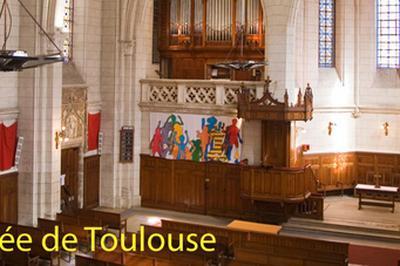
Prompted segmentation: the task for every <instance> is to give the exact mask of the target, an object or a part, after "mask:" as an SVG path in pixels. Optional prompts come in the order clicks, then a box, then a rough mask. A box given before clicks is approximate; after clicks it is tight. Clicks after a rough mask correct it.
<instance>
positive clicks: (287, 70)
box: [263, 0, 299, 99]
mask: <svg viewBox="0 0 400 266" xmlns="http://www.w3.org/2000/svg"><path fill="white" fill-rule="evenodd" d="M263 2H264V13H265V15H266V55H267V60H268V62H269V66H268V73H267V75H269V76H270V77H271V79H272V80H273V81H274V82H273V83H272V85H271V91H273V92H275V95H276V97H279V98H280V97H282V96H283V94H284V90H285V89H288V90H289V92H290V93H289V94H290V96H291V97H294V96H293V95H292V94H293V93H292V92H294V90H293V89H294V87H295V86H294V85H295V67H294V66H295V52H294V51H295V49H294V47H295V21H296V15H297V9H298V4H299V1H298V0H264V1H263ZM293 99H294V98H293Z"/></svg>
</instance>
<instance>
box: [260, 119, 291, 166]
mask: <svg viewBox="0 0 400 266" xmlns="http://www.w3.org/2000/svg"><path fill="white" fill-rule="evenodd" d="M261 160H262V161H264V163H267V164H268V165H271V166H275V167H289V165H290V123H289V122H281V121H263V124H262V158H261Z"/></svg>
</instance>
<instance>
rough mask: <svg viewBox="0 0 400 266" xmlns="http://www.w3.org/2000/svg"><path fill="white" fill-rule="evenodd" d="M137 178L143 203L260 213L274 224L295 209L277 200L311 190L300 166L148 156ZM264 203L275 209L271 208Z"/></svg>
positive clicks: (294, 200)
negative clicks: (258, 165) (292, 167)
mask: <svg viewBox="0 0 400 266" xmlns="http://www.w3.org/2000/svg"><path fill="white" fill-rule="evenodd" d="M140 179H141V181H140V182H141V199H142V206H144V207H152V208H161V209H169V210H176V211H183V212H191V213H201V214H210V215H218V216H225V217H235V218H238V217H243V218H246V217H250V218H249V219H253V218H254V217H255V218H257V217H261V216H260V215H259V214H260V213H261V214H262V215H264V216H265V219H266V220H268V219H269V221H272V219H273V222H277V220H275V218H276V217H279V218H277V219H279V221H285V220H286V219H287V218H288V215H289V216H290V213H289V212H286V210H287V209H292V210H293V212H294V210H295V208H286V206H283V207H284V208H282V204H283V205H285V204H289V205H290V204H294V205H295V204H298V203H299V202H302V201H304V200H305V199H306V198H307V197H308V196H309V195H310V192H313V191H315V181H313V180H311V179H313V176H312V175H311V174H310V172H308V171H306V170H305V169H296V170H293V171H290V170H288V169H281V170H279V169H267V168H262V167H259V168H257V167H250V166H244V165H232V164H227V163H219V162H207V163H199V162H193V161H185V160H167V159H162V158H157V157H152V156H148V155H142V156H141V173H140ZM309 179H310V180H309ZM255 202H257V204H255ZM269 203H272V205H273V204H275V205H279V206H280V207H279V206H278V208H270V207H271V206H272V205H271V204H269ZM275 205H274V206H275ZM267 209H268V210H269V211H270V213H269V214H268V215H266V210H267ZM274 211H278V212H279V215H274V214H273V212H274ZM270 214H271V215H270ZM264 216H262V217H264ZM263 219H264V218H263Z"/></svg>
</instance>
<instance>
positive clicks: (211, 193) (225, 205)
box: [206, 163, 242, 216]
mask: <svg viewBox="0 0 400 266" xmlns="http://www.w3.org/2000/svg"><path fill="white" fill-rule="evenodd" d="M240 174H241V168H240V166H237V165H226V166H225V167H221V164H219V163H209V164H208V165H207V178H206V195H207V196H206V204H207V213H208V214H211V215H221V214H223V215H226V216H232V215H238V214H239V215H240V213H241V212H242V199H241V198H240V194H241V191H240Z"/></svg>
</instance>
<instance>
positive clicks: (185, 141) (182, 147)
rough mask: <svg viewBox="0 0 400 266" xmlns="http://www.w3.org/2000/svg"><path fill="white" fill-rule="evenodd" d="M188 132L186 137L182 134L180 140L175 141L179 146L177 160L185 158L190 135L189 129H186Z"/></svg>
mask: <svg viewBox="0 0 400 266" xmlns="http://www.w3.org/2000/svg"><path fill="white" fill-rule="evenodd" d="M185 134H186V139H185V136H184V135H181V136H180V137H179V142H178V141H177V142H175V144H176V146H177V148H178V154H177V156H176V159H177V160H181V159H185V150H186V146H187V145H188V143H189V135H188V132H187V130H186V131H185Z"/></svg>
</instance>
